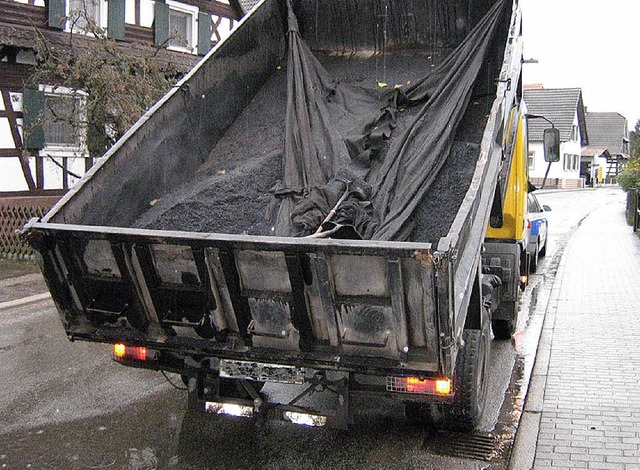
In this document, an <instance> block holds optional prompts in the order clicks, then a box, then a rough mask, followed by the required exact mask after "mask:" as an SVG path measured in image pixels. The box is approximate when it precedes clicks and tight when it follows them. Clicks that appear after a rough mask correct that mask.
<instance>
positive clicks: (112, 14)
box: [107, 0, 125, 40]
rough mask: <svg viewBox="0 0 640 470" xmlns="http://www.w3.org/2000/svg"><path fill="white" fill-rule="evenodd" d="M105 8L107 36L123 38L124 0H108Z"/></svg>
mask: <svg viewBox="0 0 640 470" xmlns="http://www.w3.org/2000/svg"><path fill="white" fill-rule="evenodd" d="M107 8H108V14H107V36H109V37H110V38H111V39H120V40H122V39H124V35H125V31H124V0H109V2H108V3H107Z"/></svg>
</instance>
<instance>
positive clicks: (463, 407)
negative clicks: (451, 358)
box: [405, 312, 491, 431]
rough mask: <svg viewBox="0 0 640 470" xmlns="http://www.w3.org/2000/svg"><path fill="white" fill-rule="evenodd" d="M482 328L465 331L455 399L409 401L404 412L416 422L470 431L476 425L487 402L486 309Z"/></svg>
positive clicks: (488, 349) (488, 347)
mask: <svg viewBox="0 0 640 470" xmlns="http://www.w3.org/2000/svg"><path fill="white" fill-rule="evenodd" d="M484 315H485V318H484V319H483V321H482V329H480V330H465V331H464V332H463V339H464V347H463V348H462V349H460V351H459V352H458V359H457V363H456V370H455V374H454V390H455V398H454V402H453V403H452V404H450V405H438V404H422V403H406V404H405V415H406V417H407V419H409V420H410V421H413V422H418V423H423V424H431V425H434V426H435V427H438V428H442V429H450V430H454V431H470V430H472V429H474V428H475V427H477V425H478V423H479V421H480V418H481V417H482V413H483V411H484V408H485V405H486V402H487V384H488V376H489V374H488V370H489V362H490V359H489V356H490V354H491V330H490V323H489V318H488V314H487V313H486V312H485V314H484Z"/></svg>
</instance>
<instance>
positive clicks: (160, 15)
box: [154, 1, 169, 46]
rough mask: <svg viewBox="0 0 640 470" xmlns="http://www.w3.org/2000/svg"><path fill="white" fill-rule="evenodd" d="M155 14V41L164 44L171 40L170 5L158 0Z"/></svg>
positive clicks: (157, 43)
mask: <svg viewBox="0 0 640 470" xmlns="http://www.w3.org/2000/svg"><path fill="white" fill-rule="evenodd" d="M154 15H155V17H154V23H155V43H156V45H157V46H162V45H165V43H166V42H167V41H168V40H169V5H167V4H166V3H160V2H158V1H156V2H155V4H154Z"/></svg>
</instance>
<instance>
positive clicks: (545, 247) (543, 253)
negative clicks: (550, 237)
mask: <svg viewBox="0 0 640 470" xmlns="http://www.w3.org/2000/svg"><path fill="white" fill-rule="evenodd" d="M546 255H547V241H546V240H545V241H544V245H543V246H542V248H540V254H539V256H540V258H544V257H545V256H546Z"/></svg>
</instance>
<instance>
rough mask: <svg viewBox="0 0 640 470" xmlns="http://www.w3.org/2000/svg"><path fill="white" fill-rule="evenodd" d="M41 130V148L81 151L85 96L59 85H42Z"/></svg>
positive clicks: (83, 135)
mask: <svg viewBox="0 0 640 470" xmlns="http://www.w3.org/2000/svg"><path fill="white" fill-rule="evenodd" d="M43 91H44V97H45V98H44V109H43V112H42V129H43V131H44V142H45V151H50V150H56V149H57V150H66V151H72V152H83V151H84V150H85V142H86V136H85V134H86V112H85V108H86V96H85V94H84V93H82V92H78V91H73V90H70V89H68V88H63V87H56V88H53V87H43Z"/></svg>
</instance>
